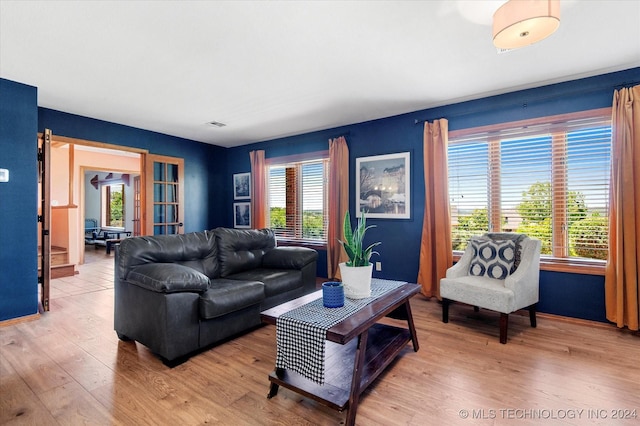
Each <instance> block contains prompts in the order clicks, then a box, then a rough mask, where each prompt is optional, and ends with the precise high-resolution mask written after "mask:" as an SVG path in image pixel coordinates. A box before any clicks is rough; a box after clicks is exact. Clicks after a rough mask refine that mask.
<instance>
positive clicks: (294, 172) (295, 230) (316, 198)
mask: <svg viewBox="0 0 640 426" xmlns="http://www.w3.org/2000/svg"><path fill="white" fill-rule="evenodd" d="M327 167H328V159H318V160H311V161H302V162H294V163H287V164H277V165H271V166H270V167H269V213H270V227H271V228H272V229H273V230H274V232H275V233H276V236H277V237H278V238H281V239H289V240H301V241H310V242H318V241H321V242H326V239H327V223H328V216H327V201H328V200H327V185H326V182H327V179H326V176H327Z"/></svg>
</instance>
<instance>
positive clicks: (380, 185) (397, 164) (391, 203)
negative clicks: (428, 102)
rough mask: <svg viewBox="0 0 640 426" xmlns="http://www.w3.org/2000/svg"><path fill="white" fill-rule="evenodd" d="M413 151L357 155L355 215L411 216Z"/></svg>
mask: <svg viewBox="0 0 640 426" xmlns="http://www.w3.org/2000/svg"><path fill="white" fill-rule="evenodd" d="M410 160H411V154H410V152H400V153H397V154H386V155H375V156H371V157H360V158H356V197H357V198H356V209H357V212H356V216H357V217H360V216H361V215H362V213H361V212H362V210H364V212H365V214H366V215H367V218H379V219H410V218H411V169H410V167H411V164H410V163H411V161H410Z"/></svg>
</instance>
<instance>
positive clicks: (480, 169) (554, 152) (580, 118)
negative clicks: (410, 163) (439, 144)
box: [448, 109, 611, 264]
mask: <svg viewBox="0 0 640 426" xmlns="http://www.w3.org/2000/svg"><path fill="white" fill-rule="evenodd" d="M610 153H611V121H610V110H609V109H602V110H594V111H587V112H584V113H577V114H566V115H562V116H554V117H546V118H544V119H536V120H529V121H525V122H516V123H506V124H503V125H496V126H488V127H484V128H479V129H468V130H464V131H456V132H451V133H450V136H449V147H448V167H449V197H450V198H449V199H450V209H451V225H452V228H451V235H452V242H453V247H452V248H453V250H463V249H464V247H465V246H466V243H467V241H468V240H469V238H470V237H471V236H472V235H478V234H482V233H484V232H518V233H525V234H527V235H529V236H531V237H535V238H538V239H540V240H541V241H542V254H543V259H546V260H547V261H549V260H551V261H555V262H562V261H565V262H566V261H568V260H569V261H578V262H580V261H582V262H584V261H595V264H597V263H598V262H597V261H599V260H605V259H606V258H607V250H608V201H609V178H610V163H611V157H610V155H611V154H610Z"/></svg>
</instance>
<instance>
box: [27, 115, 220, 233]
mask: <svg viewBox="0 0 640 426" xmlns="http://www.w3.org/2000/svg"><path fill="white" fill-rule="evenodd" d="M45 128H48V129H51V131H52V132H53V134H54V135H58V136H68V137H72V138H77V139H86V140H90V141H96V142H104V143H109V144H112V145H120V146H128V147H133V148H141V149H146V150H148V151H149V152H150V153H151V154H159V155H168V156H172V157H181V158H184V181H185V182H184V192H185V212H184V214H185V217H184V231H185V232H193V231H202V230H204V229H210V228H211V227H213V226H216V225H217V224H222V223H224V221H225V217H224V215H223V212H224V210H223V209H221V208H219V207H218V206H219V205H220V204H221V200H224V197H225V194H224V192H225V191H231V189H230V185H226V186H225V185H223V184H222V183H223V181H224V180H225V179H226V176H227V171H226V167H225V164H226V161H225V158H226V150H225V149H224V148H221V147H218V146H214V145H209V144H204V143H200V142H194V141H192V140H188V139H182V138H177V137H174V136H168V135H164V134H162V133H156V132H151V131H148V130H142V129H137V128H135V127H129V126H123V125H121V124H114V123H110V122H107V121H102V120H96V119H93V118H87V117H82V116H79V115H74V114H68V113H64V112H60V111H55V110H51V109H47V108H38V131H40V132H42V131H43V130H44V129H45Z"/></svg>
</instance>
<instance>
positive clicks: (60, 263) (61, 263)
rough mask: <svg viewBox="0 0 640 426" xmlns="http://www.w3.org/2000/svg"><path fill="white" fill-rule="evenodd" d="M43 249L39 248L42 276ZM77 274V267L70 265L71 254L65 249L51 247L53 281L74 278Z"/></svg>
mask: <svg viewBox="0 0 640 426" xmlns="http://www.w3.org/2000/svg"><path fill="white" fill-rule="evenodd" d="M41 256H42V251H41V247H38V275H40V257H41ZM75 274H76V266H75V265H74V264H71V263H69V253H68V251H67V249H66V248H64V247H56V246H51V279H54V278H62V277H72V276H74V275H75Z"/></svg>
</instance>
